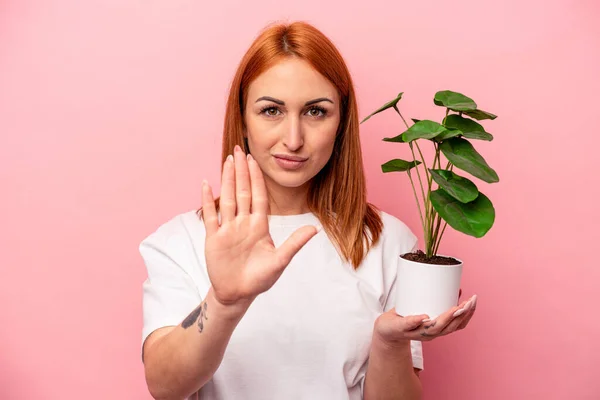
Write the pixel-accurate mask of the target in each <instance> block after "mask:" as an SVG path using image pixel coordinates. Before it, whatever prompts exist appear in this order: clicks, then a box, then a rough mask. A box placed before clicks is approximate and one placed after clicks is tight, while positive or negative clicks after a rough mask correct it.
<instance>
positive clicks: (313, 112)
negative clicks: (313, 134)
mask: <svg viewBox="0 0 600 400" xmlns="http://www.w3.org/2000/svg"><path fill="white" fill-rule="evenodd" d="M307 114H308V115H309V116H311V117H315V118H321V117H324V116H325V115H326V114H327V110H326V109H324V108H323V107H319V106H313V107H311V108H309V109H308V111H307Z"/></svg>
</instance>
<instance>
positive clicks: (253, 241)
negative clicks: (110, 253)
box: [144, 146, 318, 399]
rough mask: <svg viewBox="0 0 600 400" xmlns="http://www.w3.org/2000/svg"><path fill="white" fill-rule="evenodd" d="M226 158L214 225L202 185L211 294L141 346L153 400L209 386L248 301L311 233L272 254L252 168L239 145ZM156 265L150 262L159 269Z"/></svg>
mask: <svg viewBox="0 0 600 400" xmlns="http://www.w3.org/2000/svg"><path fill="white" fill-rule="evenodd" d="M234 153H235V155H234V156H228V157H227V161H226V162H225V165H224V166H223V177H222V185H221V200H220V213H221V218H219V215H218V213H217V209H216V204H215V201H214V197H213V193H212V189H211V188H210V186H209V185H208V183H206V182H204V183H203V185H202V200H203V201H202V219H203V222H204V226H205V229H206V238H205V246H204V256H205V259H206V270H207V273H208V276H209V279H210V283H211V287H210V289H209V290H208V293H207V295H206V296H205V298H204V301H203V302H202V303H201V304H200V305H199V306H198V307H197V308H196V309H195V310H194V311H193V312H192V313H191V314H190V315H189V316H188V317H187V318H185V319H184V321H183V322H182V323H181V325H179V326H177V327H169V328H163V329H161V330H160V331H158V330H157V331H155V332H154V333H153V334H151V335H150V336H148V339H147V340H146V343H145V344H144V349H145V356H144V359H145V361H144V367H145V372H146V380H147V384H148V389H149V390H150V393H151V394H152V395H153V396H154V397H155V398H157V399H181V398H183V397H185V396H189V395H190V394H192V393H194V392H196V391H198V390H199V389H200V388H201V387H202V386H203V385H205V384H206V382H207V381H208V380H210V379H211V377H212V376H213V375H214V373H215V371H216V370H217V368H218V367H219V365H220V364H221V361H222V360H223V355H224V353H225V349H226V347H227V345H228V343H229V340H230V338H231V334H232V333H233V330H234V329H235V328H236V326H237V324H238V323H239V322H240V320H241V319H242V317H243V316H244V314H245V313H246V311H247V310H248V307H249V306H250V304H251V303H252V301H253V300H254V299H255V298H256V296H258V295H259V294H260V293H263V292H265V291H267V290H269V289H270V288H271V286H273V284H274V283H275V282H276V281H277V279H279V277H280V276H281V274H282V273H283V271H284V270H285V268H286V267H287V265H288V263H289V262H290V260H291V259H292V257H293V256H294V255H295V254H296V253H297V252H298V251H299V250H300V249H301V248H302V246H304V245H305V244H306V243H307V242H308V241H309V240H310V238H312V237H313V236H314V235H315V234H317V233H318V229H316V227H313V226H307V227H303V228H300V229H298V230H297V231H295V232H294V233H293V234H292V235H291V236H290V237H289V238H288V239H287V240H286V241H285V242H284V243H282V244H281V246H280V247H278V248H275V246H274V244H273V239H272V238H271V235H270V233H269V221H268V214H267V212H268V207H269V203H268V196H267V189H266V186H265V183H264V179H263V176H262V172H261V170H260V167H259V166H258V163H257V162H256V161H255V160H254V159H253V158H252V157H251V156H250V155H248V156H246V155H245V154H243V152H242V150H241V149H240V147H239V146H236V148H235V150H234ZM164 258H165V257H160V258H159V259H158V261H157V263H158V264H159V265H162V263H164V262H165V261H164ZM166 258H167V259H168V258H170V257H169V256H168V255H167V257H166ZM158 269H159V270H161V271H160V272H157V273H155V274H154V275H155V279H156V280H157V281H158V282H161V281H165V280H169V275H170V274H169V273H167V272H166V271H162V268H158ZM161 272H162V273H161ZM151 281H152V277H151V278H150V282H151ZM172 286H173V288H171V289H174V290H171V291H167V294H165V295H164V296H162V297H164V298H163V299H162V303H168V302H170V301H171V300H170V299H171V297H172V296H173V292H177V291H180V290H181V287H183V286H184V284H182V283H181V282H176V283H174V284H173V285H172ZM151 300H152V301H153V302H154V303H156V301H155V299H154V300H153V299H152V297H149V298H148V304H152V303H151ZM196 301H197V300H195V301H194V302H192V303H191V304H196ZM160 306H163V307H164V304H159V307H160ZM149 307H150V305H149ZM186 311H187V310H186Z"/></svg>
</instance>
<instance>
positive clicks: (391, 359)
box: [364, 334, 422, 400]
mask: <svg viewBox="0 0 600 400" xmlns="http://www.w3.org/2000/svg"><path fill="white" fill-rule="evenodd" d="M421 397H422V387H421V381H420V379H419V377H418V376H417V374H416V370H415V369H414V368H413V363H412V354H411V349H410V340H406V341H405V342H401V343H397V344H394V345H390V344H387V343H385V342H383V341H382V340H381V339H380V338H379V337H378V335H375V334H374V335H373V342H372V344H371V353H370V355H369V364H368V367H367V375H366V378H365V389H364V398H365V400H373V399H376V400H387V399H390V400H392V399H402V400H413V399H421Z"/></svg>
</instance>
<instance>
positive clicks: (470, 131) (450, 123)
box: [444, 114, 494, 141]
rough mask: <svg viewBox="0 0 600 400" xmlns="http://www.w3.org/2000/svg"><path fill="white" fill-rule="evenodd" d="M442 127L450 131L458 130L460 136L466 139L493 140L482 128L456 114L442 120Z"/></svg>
mask: <svg viewBox="0 0 600 400" xmlns="http://www.w3.org/2000/svg"><path fill="white" fill-rule="evenodd" d="M444 126H445V127H446V128H450V129H459V130H461V131H462V135H463V136H464V137H466V138H468V139H479V140H487V141H491V140H492V139H494V137H493V136H492V135H490V134H489V133H487V132H486V131H485V129H483V126H481V125H480V124H478V123H477V122H475V121H473V120H472V119H469V118H465V117H461V116H460V115H458V114H450V115H448V116H447V117H446V118H444Z"/></svg>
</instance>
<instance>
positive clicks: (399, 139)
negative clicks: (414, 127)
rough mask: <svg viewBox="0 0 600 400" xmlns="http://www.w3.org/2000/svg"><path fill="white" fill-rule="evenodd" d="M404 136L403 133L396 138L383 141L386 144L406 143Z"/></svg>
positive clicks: (387, 138)
mask: <svg viewBox="0 0 600 400" xmlns="http://www.w3.org/2000/svg"><path fill="white" fill-rule="evenodd" d="M403 135H404V134H403V133H401V134H399V135H398V136H394V137H391V138H389V137H386V138H383V141H384V142H395V143H404V136H403Z"/></svg>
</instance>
